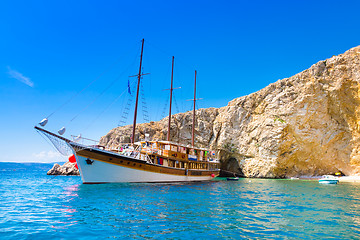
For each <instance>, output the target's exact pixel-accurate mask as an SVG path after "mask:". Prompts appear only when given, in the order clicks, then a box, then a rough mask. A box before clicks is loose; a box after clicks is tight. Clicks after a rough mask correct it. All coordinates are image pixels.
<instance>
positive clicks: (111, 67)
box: [46, 48, 133, 118]
mask: <svg viewBox="0 0 360 240" xmlns="http://www.w3.org/2000/svg"><path fill="white" fill-rule="evenodd" d="M132 50H133V48H129V51H128V52H126V53H125V54H124V55H123V56H126V55H128V54H129V52H131V51H132ZM123 56H122V57H121V58H119V59H117V60H116V61H115V62H114V63H113V64H112V65H111V66H110V67H109V68H107V69H105V70H104V71H103V72H102V73H100V75H98V76H97V77H96V78H95V79H94V80H92V81H91V82H90V83H89V84H88V85H87V86H86V87H84V88H83V89H82V90H81V91H79V92H77V93H75V94H74V95H73V96H72V97H71V98H70V99H69V100H68V101H66V102H65V103H63V104H62V105H60V106H59V107H58V108H57V109H55V111H53V112H52V113H50V115H49V116H47V117H46V118H50V117H51V116H52V115H54V114H55V113H56V112H57V111H59V110H61V109H62V108H63V107H64V106H66V105H67V104H68V103H70V102H71V101H72V100H73V99H74V98H76V97H77V96H78V95H80V94H81V93H82V92H84V91H85V90H86V89H87V88H89V87H90V86H91V85H92V84H93V83H95V82H96V81H97V80H99V78H100V77H102V76H103V75H104V74H105V73H107V72H109V71H110V70H111V69H113V68H114V67H115V65H116V64H118V63H119V62H120V60H122V59H123Z"/></svg>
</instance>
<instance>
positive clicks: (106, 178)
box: [35, 39, 220, 184]
mask: <svg viewBox="0 0 360 240" xmlns="http://www.w3.org/2000/svg"><path fill="white" fill-rule="evenodd" d="M143 49H144V39H142V46H141V55H140V67H139V74H138V75H137V77H138V84H137V94H136V103H135V111H134V123H133V131H132V137H131V143H130V144H124V145H122V146H121V147H119V149H117V150H113V149H107V148H106V147H104V146H98V145H95V146H94V145H92V146H87V145H83V144H80V143H78V142H76V141H71V140H70V139H67V138H64V137H62V136H60V135H58V134H55V133H53V132H50V131H48V130H45V129H44V128H43V127H44V126H45V124H46V122H47V119H45V121H44V120H43V121H42V122H41V123H40V126H41V127H39V126H35V129H36V130H37V131H39V132H40V133H42V134H43V135H45V136H46V137H48V138H49V139H50V141H51V142H52V143H53V144H54V146H55V147H56V148H57V149H58V150H59V151H60V152H61V153H63V154H64V153H65V152H66V151H64V149H67V150H69V149H70V151H71V152H72V153H73V155H74V156H75V158H76V163H77V165H78V167H79V171H80V175H81V179H82V182H83V183H85V184H92V183H111V182H188V181H209V180H211V179H213V178H214V177H215V176H217V175H218V174H219V171H220V169H219V161H218V160H217V159H215V153H214V152H212V151H210V150H208V149H204V148H197V147H195V146H194V128H195V125H194V124H195V101H196V99H195V96H196V95H195V94H196V71H195V90H194V99H193V100H194V110H193V111H194V112H193V116H194V119H193V130H192V146H185V145H182V144H179V143H175V142H171V141H170V122H171V98H172V90H173V69H174V57H173V59H172V74H171V88H170V110H169V126H168V135H167V141H148V140H147V139H145V140H144V141H139V142H135V139H134V136H135V129H136V117H137V106H138V97H139V86H140V79H141V76H142V73H141V69H142V58H143ZM60 134H61V133H60Z"/></svg>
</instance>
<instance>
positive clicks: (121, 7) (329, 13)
mask: <svg viewBox="0 0 360 240" xmlns="http://www.w3.org/2000/svg"><path fill="white" fill-rule="evenodd" d="M359 7H360V2H359V1H346V0H344V1H321V0H320V1H306V0H305V1H256V0H255V1H241V0H239V1H186V0H184V1H17V0H11V1H8V0H3V1H1V3H0V34H1V37H0V79H1V81H0V107H1V112H2V114H1V118H0V133H1V140H0V141H1V142H0V151H1V153H2V154H1V157H0V161H17V162H23V161H30V162H34V161H43V162H46V161H48V162H51V161H59V160H64V159H66V158H61V157H59V156H58V155H57V154H56V153H55V151H54V149H53V148H52V147H51V146H50V145H49V144H48V143H46V142H45V141H44V139H42V138H41V137H40V136H39V135H38V134H37V133H36V131H35V130H34V129H33V127H34V125H36V124H37V123H38V122H39V121H40V120H41V119H42V118H44V117H46V116H48V115H49V114H51V113H52V112H54V111H55V110H56V109H58V108H59V106H62V105H63V104H64V103H66V102H68V100H69V99H72V98H73V97H74V95H76V94H77V93H79V92H80V91H82V90H83V89H84V88H85V87H86V86H88V85H89V84H90V83H92V82H93V83H92V84H91V85H90V86H89V87H87V88H85V90H83V91H82V92H81V93H80V94H78V95H76V97H74V98H73V99H72V100H71V101H70V102H69V103H68V104H66V105H64V107H62V108H61V109H60V110H58V111H55V113H54V114H53V115H52V116H51V117H50V118H49V124H48V125H47V126H46V127H47V129H49V130H52V131H57V130H58V129H60V128H61V127H62V126H66V127H67V132H66V133H65V136H66V137H70V134H73V135H78V134H79V133H81V134H82V135H83V136H84V137H89V138H92V139H99V138H100V137H101V136H103V135H105V134H106V133H107V132H108V131H109V130H110V129H112V128H113V127H116V126H117V125H118V124H119V121H120V119H121V116H123V115H124V114H123V108H124V105H126V104H127V102H128V100H127V99H128V98H129V95H128V94H127V93H126V87H127V82H128V80H130V81H131V82H132V81H133V80H134V79H133V78H128V76H130V75H134V74H137V71H138V59H139V52H140V41H141V39H142V38H145V52H144V72H149V73H150V75H147V76H145V77H144V79H143V85H144V86H143V88H144V89H145V91H144V97H145V99H146V106H147V108H148V109H149V112H150V114H149V115H150V116H149V117H150V120H152V121H157V120H159V119H160V118H161V117H162V116H163V114H162V112H163V109H164V106H165V104H166V102H167V99H168V95H167V94H168V92H167V91H163V89H166V88H169V80H170V72H171V69H170V68H171V56H173V55H174V56H175V73H174V86H175V87H182V88H181V89H179V90H175V98H176V103H177V107H176V106H174V108H173V109H174V112H175V113H176V112H178V111H180V112H183V111H187V110H190V108H191V103H190V102H188V101H186V100H187V99H191V98H192V95H193V93H192V91H193V77H194V70H195V69H196V70H197V71H198V91H197V95H198V97H201V98H203V100H202V101H199V103H198V107H199V108H205V107H222V106H225V105H227V103H228V101H230V100H232V99H234V98H236V97H240V96H244V95H247V94H250V93H252V92H255V91H257V90H259V89H261V88H263V87H265V86H267V85H268V84H270V83H272V82H275V81H277V80H278V79H282V78H286V77H290V76H292V75H294V74H296V73H298V72H301V71H302V70H305V69H307V68H309V67H310V66H311V65H312V64H314V63H316V62H318V61H319V60H323V59H326V58H329V57H331V56H333V55H337V54H340V53H343V52H344V51H346V50H348V49H350V48H352V47H355V46H357V45H359V39H360V31H359V26H360V17H359V14H358V9H359ZM99 76H100V77H99ZM94 80H95V81H94ZM131 85H132V87H133V86H134V85H133V84H131ZM105 89H107V91H105ZM101 93H103V94H101ZM122 93H123V94H122ZM121 94H122V95H121ZM120 95H121V96H120ZM94 99H95V100H96V101H94V103H92V102H93V100H94ZM115 100H116V101H115ZM90 103H92V104H90ZM139 107H140V110H141V108H142V106H139ZM166 112H167V110H166ZM131 114H132V113H129V117H128V121H127V123H131V118H132V117H131ZM74 118H75V119H74ZM71 119H74V120H73V121H71ZM138 119H139V122H143V121H144V118H143V117H142V113H141V111H140V112H139V117H138Z"/></svg>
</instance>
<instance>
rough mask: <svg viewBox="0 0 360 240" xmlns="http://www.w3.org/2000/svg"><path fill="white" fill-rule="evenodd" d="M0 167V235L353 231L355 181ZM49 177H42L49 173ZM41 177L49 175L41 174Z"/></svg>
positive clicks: (358, 196) (359, 215)
mask: <svg viewBox="0 0 360 240" xmlns="http://www.w3.org/2000/svg"><path fill="white" fill-rule="evenodd" d="M45 174H46V171H40V170H38V169H36V171H31V169H26V170H24V169H23V170H20V171H0V238H1V239H49V238H56V239H59V238H61V239H73V238H74V239H99V238H101V239H103V238H120V239H204V238H207V239H241V238H251V239H254V238H260V239H309V238H310V239H314V238H316V239H321V238H341V239H344V238H346V239H352V238H353V239H354V238H358V236H359V235H360V231H359V229H360V210H359V209H360V184H351V183H341V184H338V185H321V184H318V182H317V181H303V180H262V179H251V181H249V179H240V181H236V182H228V181H219V182H207V183H187V184H100V185H83V184H81V180H80V177H76V176H73V177H71V176H58V177H56V178H54V179H52V180H50V179H51V178H52V176H46V175H45ZM49 180H50V181H49ZM47 181H49V182H47Z"/></svg>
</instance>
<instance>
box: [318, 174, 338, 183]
mask: <svg viewBox="0 0 360 240" xmlns="http://www.w3.org/2000/svg"><path fill="white" fill-rule="evenodd" d="M338 182H339V178H338V177H335V176H332V175H324V176H322V177H321V178H320V179H319V183H322V184H337V183H338Z"/></svg>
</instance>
